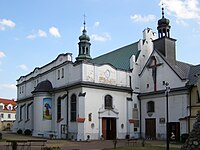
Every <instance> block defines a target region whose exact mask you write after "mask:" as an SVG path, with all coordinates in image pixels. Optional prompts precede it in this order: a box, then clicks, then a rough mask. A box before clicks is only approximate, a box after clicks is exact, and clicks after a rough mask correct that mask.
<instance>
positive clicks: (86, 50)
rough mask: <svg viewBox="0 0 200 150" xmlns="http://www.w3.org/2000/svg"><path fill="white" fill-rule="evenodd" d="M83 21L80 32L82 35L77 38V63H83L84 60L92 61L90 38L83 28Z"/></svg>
mask: <svg viewBox="0 0 200 150" xmlns="http://www.w3.org/2000/svg"><path fill="white" fill-rule="evenodd" d="M85 24H86V23H85V20H84V23H83V25H84V29H83V31H82V35H81V36H79V40H80V41H79V43H78V45H79V53H78V57H76V60H77V61H85V60H90V59H92V58H91V56H90V45H91V43H90V37H89V36H88V35H87V31H86V28H85Z"/></svg>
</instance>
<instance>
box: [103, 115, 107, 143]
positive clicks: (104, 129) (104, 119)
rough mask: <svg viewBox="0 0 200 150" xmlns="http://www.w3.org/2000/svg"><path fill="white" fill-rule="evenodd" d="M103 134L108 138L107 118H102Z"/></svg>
mask: <svg viewBox="0 0 200 150" xmlns="http://www.w3.org/2000/svg"><path fill="white" fill-rule="evenodd" d="M102 134H103V138H104V139H105V140H106V134H107V132H106V118H102Z"/></svg>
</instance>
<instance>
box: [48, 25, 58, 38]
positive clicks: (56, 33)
mask: <svg viewBox="0 0 200 150" xmlns="http://www.w3.org/2000/svg"><path fill="white" fill-rule="evenodd" d="M49 33H50V34H51V35H52V36H54V37H56V38H59V37H61V36H60V33H59V30H58V28H56V27H51V28H49Z"/></svg>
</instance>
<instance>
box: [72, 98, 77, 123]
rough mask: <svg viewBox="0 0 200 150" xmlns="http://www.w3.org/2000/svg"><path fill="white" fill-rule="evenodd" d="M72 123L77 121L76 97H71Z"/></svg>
mask: <svg viewBox="0 0 200 150" xmlns="http://www.w3.org/2000/svg"><path fill="white" fill-rule="evenodd" d="M71 121H72V122H74V121H76V95H75V94H73V95H72V96H71Z"/></svg>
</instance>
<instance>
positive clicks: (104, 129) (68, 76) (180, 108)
mask: <svg viewBox="0 0 200 150" xmlns="http://www.w3.org/2000/svg"><path fill="white" fill-rule="evenodd" d="M169 23H170V21H169V20H168V19H166V18H165V17H164V10H163V9H162V18H161V19H160V20H158V26H157V30H158V37H157V36H156V34H155V33H154V32H153V31H152V30H151V29H150V28H146V29H145V30H144V31H143V37H142V39H140V40H138V41H136V42H134V43H131V44H129V45H126V46H123V47H121V48H118V49H116V50H114V51H111V52H109V53H106V54H103V55H100V56H99V57H96V58H92V57H91V56H90V51H91V50H92V49H91V43H90V37H89V36H88V35H87V31H86V27H85V26H86V25H85V22H84V29H83V31H82V34H81V35H80V37H79V43H78V56H77V57H76V60H75V61H73V59H72V54H71V53H65V54H60V55H58V56H57V58H56V59H55V60H52V61H51V62H50V63H47V64H46V65H44V66H42V67H36V68H35V69H34V70H33V71H32V72H30V73H29V74H27V75H25V76H21V77H20V78H19V79H18V80H17V113H16V121H15V123H14V127H13V131H14V132H17V131H19V130H21V131H22V132H23V133H24V132H25V131H27V130H28V131H31V133H32V136H36V137H46V138H57V139H71V140H77V141H85V140H99V139H105V140H110V139H116V138H117V139H124V138H127V137H130V138H133V137H134V138H141V137H143V138H152V139H166V123H168V131H169V133H171V132H173V133H174V134H175V137H176V140H180V136H181V134H183V133H188V132H190V130H191V128H192V124H193V122H194V118H195V115H196V112H197V111H198V110H200V106H199V105H198V104H199V103H200V100H199V94H198V88H197V82H198V74H199V73H200V67H199V66H193V65H191V64H187V63H184V62H180V61H177V60H176V45H175V44H176V39H173V38H171V37H170V28H171V26H170V24H169ZM166 98H167V101H166ZM167 102H168V103H167ZM166 106H168V107H167V109H166Z"/></svg>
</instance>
